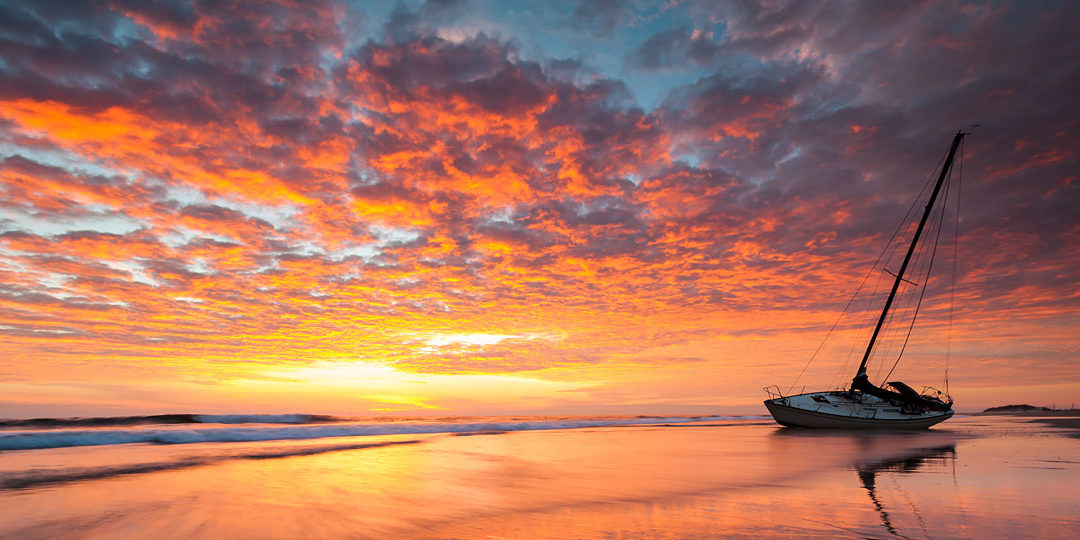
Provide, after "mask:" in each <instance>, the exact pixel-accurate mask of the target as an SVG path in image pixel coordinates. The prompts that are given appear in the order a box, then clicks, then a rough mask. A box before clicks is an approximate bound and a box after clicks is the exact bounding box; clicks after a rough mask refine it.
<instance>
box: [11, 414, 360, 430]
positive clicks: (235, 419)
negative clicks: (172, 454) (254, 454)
mask: <svg viewBox="0 0 1080 540" xmlns="http://www.w3.org/2000/svg"><path fill="white" fill-rule="evenodd" d="M346 420H348V419H347V418H338V417H335V416H327V415H320V414H151V415H145V416H101V417H90V418H30V419H26V420H20V419H0V429H2V428H8V429H11V428H32V429H48V428H65V427H111V426H116V427H119V426H137V425H154V424H321V423H328V422H342V421H346Z"/></svg>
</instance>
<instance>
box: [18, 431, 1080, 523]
mask: <svg viewBox="0 0 1080 540" xmlns="http://www.w3.org/2000/svg"><path fill="white" fill-rule="evenodd" d="M1028 420H1031V419H1029V418H1013V417H991V416H969V417H963V416H961V417H957V418H954V419H952V420H950V421H949V422H947V423H946V424H943V425H942V426H941V427H939V428H936V429H933V430H930V431H924V432H916V433H885V434H880V433H879V434H850V433H843V432H823V431H799V430H790V429H785V428H780V427H778V426H776V425H775V424H773V423H772V422H769V421H736V422H715V421H712V422H705V423H704V424H708V425H698V426H695V425H670V426H629V427H606V428H585V429H568V430H552V431H544V432H537V431H532V432H529V431H521V432H503V433H484V434H473V435H471V436H462V435H461V434H457V435H444V434H433V435H407V436H402V435H398V436H391V437H352V438H335V439H333V440H315V441H303V442H283V441H271V442H263V443H246V444H243V445H237V444H236V443H233V444H220V443H215V444H190V445H148V444H133V445H117V446H113V447H101V448H68V449H52V450H48V451H42V450H27V451H14V452H4V453H0V475H3V474H10V473H11V472H12V471H26V470H37V471H41V470H46V471H50V470H54V469H55V470H56V471H60V472H62V471H64V470H70V469H71V468H72V467H75V468H78V467H83V468H94V467H97V468H101V467H103V466H108V465H109V464H120V465H125V464H126V465H137V464H140V463H147V462H161V463H178V462H180V463H188V464H189V465H185V466H181V467H176V468H171V469H159V470H153V469H149V468H148V469H146V470H145V471H144V472H139V471H138V467H134V466H133V467H129V470H130V471H134V472H129V473H125V474H116V475H99V476H97V477H86V478H81V479H75V478H78V477H77V476H73V477H72V479H71V480H66V481H65V480H61V481H56V482H48V483H41V484H29V485H24V486H23V487H13V488H8V489H0V537H3V538H9V537H10V538H27V539H35V538H61V537H63V538H93V539H100V538H266V539H277V538H327V539H334V538H717V537H724V538H762V537H798V538H815V537H816V538H837V537H853V538H856V537H857V538H887V537H902V538H903V537H907V538H928V537H929V538H1018V537H1025V538H1068V537H1078V536H1080V493H1078V492H1077V489H1076V486H1077V485H1080V440H1077V439H1076V438H1073V437H1069V436H1066V435H1068V434H1069V433H1070V432H1068V431H1064V430H1062V429H1060V427H1056V426H1058V424H1053V425H1046V424H1044V423H1042V421H1041V420H1040V422H1038V423H1036V422H1029V421H1028ZM1051 420H1055V421H1056V420H1072V421H1075V420H1076V419H1051ZM1071 425H1074V424H1072V423H1070V426H1071ZM343 439H347V440H343ZM383 443H392V444H383ZM403 443H404V444H403ZM350 445H352V446H350ZM360 445H363V446H360ZM251 456H278V457H270V458H265V457H263V458H252V457H251ZM185 460H186V461H185Z"/></svg>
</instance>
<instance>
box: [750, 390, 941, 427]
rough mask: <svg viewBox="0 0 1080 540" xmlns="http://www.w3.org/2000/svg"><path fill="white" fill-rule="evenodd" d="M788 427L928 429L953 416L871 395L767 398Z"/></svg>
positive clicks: (778, 419)
mask: <svg viewBox="0 0 1080 540" xmlns="http://www.w3.org/2000/svg"><path fill="white" fill-rule="evenodd" d="M765 407H766V408H768V409H769V413H770V414H772V416H773V418H774V419H775V420H776V421H777V422H778V423H780V424H781V425H784V426H789V427H805V428H830V429H926V428H928V427H930V426H932V425H934V424H937V423H939V422H943V421H945V420H948V419H949V418H951V417H952V415H953V411H952V409H950V410H947V411H911V410H905V409H904V408H903V407H901V406H898V405H895V404H893V403H890V402H888V401H885V400H882V399H880V398H877V397H874V396H871V395H868V394H860V393H856V394H851V393H848V392H813V393H809V394H799V395H795V396H785V397H779V398H774V399H769V400H766V401H765Z"/></svg>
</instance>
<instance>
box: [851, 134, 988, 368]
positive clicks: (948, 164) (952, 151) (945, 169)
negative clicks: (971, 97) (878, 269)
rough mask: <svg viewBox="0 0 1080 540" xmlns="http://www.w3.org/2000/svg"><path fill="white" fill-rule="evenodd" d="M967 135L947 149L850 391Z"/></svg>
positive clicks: (868, 358)
mask: <svg viewBox="0 0 1080 540" xmlns="http://www.w3.org/2000/svg"><path fill="white" fill-rule="evenodd" d="M969 133H970V132H967V131H963V130H960V131H957V132H956V136H954V137H953V140H952V146H950V147H949V156H948V157H947V158H945V165H943V166H942V167H941V174H940V175H938V179H937V184H935V185H934V191H933V193H931V194H930V200H929V201H927V203H926V211H925V212H923V216H922V219H921V220H919V227H918V228H916V229H915V237H914V238H912V239H911V246H909V247H908V250H907V255H904V263H903V264H901V265H900V271H898V272H897V273H896V281H894V282H893V286H892V290H891V291H889V298H888V299H886V300H885V308H884V309H882V310H881V317H878V321H877V326H875V327H874V334H873V335H872V336H870V343H868V344H867V345H866V352H865V353H863V357H862V363H860V364H859V371H857V372H855V378H854V379H853V380H852V389H855V387H856V382H855V381H858V380H859V379H860V378H862V379H866V362H867V361H868V360H870V353H871V352H873V351H874V343H875V342H876V341H877V337H878V333H879V332H881V327H882V326H883V325H884V324H885V318H886V317H887V316H888V315H889V308H890V307H892V303H893V300H894V299H895V298H896V291H897V289H899V288H900V282H901V281H904V272H905V271H906V270H907V267H908V263H909V262H911V256H912V254H914V253H915V246H916V245H918V243H919V236H921V235H922V231H923V227H925V226H926V220H927V219H929V218H930V211H931V209H932V208H933V207H934V201H935V200H937V196H938V192H940V191H941V186H942V184H944V183H945V177H947V176H948V175H949V170H950V169H952V164H953V158H955V157H956V149H957V148H959V147H960V141H961V140H962V139H963V138H964V135H967V134H969Z"/></svg>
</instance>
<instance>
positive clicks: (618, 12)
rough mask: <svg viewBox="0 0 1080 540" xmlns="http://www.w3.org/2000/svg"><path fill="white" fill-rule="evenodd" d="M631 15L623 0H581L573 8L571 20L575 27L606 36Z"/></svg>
mask: <svg viewBox="0 0 1080 540" xmlns="http://www.w3.org/2000/svg"><path fill="white" fill-rule="evenodd" d="M631 15H632V11H631V10H630V7H629V6H628V3H627V2H626V1H624V0H581V1H580V2H579V3H578V6H577V8H575V9H574V13H573V21H574V25H575V26H576V27H577V28H580V29H582V30H585V31H586V32H590V33H592V34H596V35H598V36H608V35H610V34H611V32H612V31H613V30H615V28H616V27H617V26H619V25H620V24H622V23H624V22H625V21H626V20H627V19H628V18H629V17H630V16H631Z"/></svg>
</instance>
